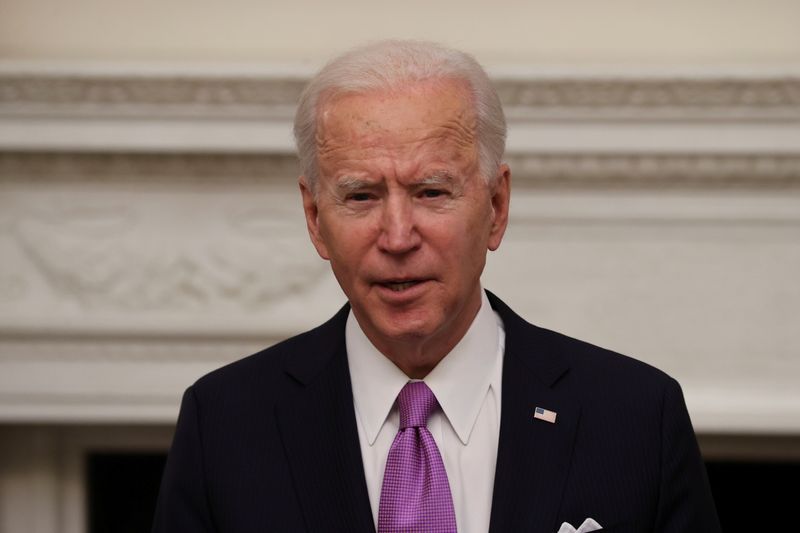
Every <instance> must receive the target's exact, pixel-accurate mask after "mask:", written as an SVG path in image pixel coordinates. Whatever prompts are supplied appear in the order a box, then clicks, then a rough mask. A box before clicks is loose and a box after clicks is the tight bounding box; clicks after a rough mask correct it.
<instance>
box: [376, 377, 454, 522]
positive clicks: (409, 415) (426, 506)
mask: <svg viewBox="0 0 800 533" xmlns="http://www.w3.org/2000/svg"><path fill="white" fill-rule="evenodd" d="M397 405H398V407H399V408H400V431H398V433H397V436H396V437H395V438H394V442H393V443H392V447H391V448H390V449H389V456H388V457H387V459H386V471H385V472H384V474H383V488H382V489H381V503H380V507H379V508H378V533H456V513H455V511H454V509H453V498H452V496H451V495H450V484H449V483H448V482H447V472H445V469H444V463H443V462H442V456H441V454H439V448H437V447H436V442H434V440H433V435H431V432H430V431H428V427H427V424H428V416H429V415H430V414H431V411H433V409H434V408H435V407H436V406H437V405H438V402H437V401H436V396H434V395H433V392H431V390H430V389H429V388H428V386H427V385H425V383H424V382H422V381H417V382H414V383H406V386H405V387H403V389H402V390H401V391H400V394H398V395H397Z"/></svg>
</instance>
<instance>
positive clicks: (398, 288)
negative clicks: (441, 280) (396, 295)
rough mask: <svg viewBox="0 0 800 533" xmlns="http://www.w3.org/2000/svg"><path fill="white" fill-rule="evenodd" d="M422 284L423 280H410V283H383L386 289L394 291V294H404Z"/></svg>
mask: <svg viewBox="0 0 800 533" xmlns="http://www.w3.org/2000/svg"><path fill="white" fill-rule="evenodd" d="M419 283H422V280H416V279H414V280H408V281H386V282H383V283H381V285H383V286H384V287H386V288H388V289H390V290H392V291H394V292H403V291H405V290H408V289H410V288H411V287H413V286H415V285H417V284H419Z"/></svg>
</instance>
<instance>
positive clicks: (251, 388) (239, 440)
mask: <svg viewBox="0 0 800 533" xmlns="http://www.w3.org/2000/svg"><path fill="white" fill-rule="evenodd" d="M489 299H490V302H491V304H492V307H493V308H494V309H495V310H496V311H497V313H498V314H499V315H500V317H501V318H502V320H503V323H504V326H505V332H506V347H505V358H504V366H503V385H502V403H501V421H500V441H499V448H498V453H497V465H496V474H495V486H494V496H493V501H492V512H491V525H490V532H491V533H523V532H531V533H555V532H556V531H558V529H559V527H560V525H561V523H562V522H564V521H567V522H569V523H571V524H572V525H573V526H575V527H577V526H578V525H580V524H581V523H582V522H583V521H584V519H586V518H588V517H591V518H593V519H595V520H596V521H597V522H598V523H599V524H600V525H602V526H603V527H604V531H609V532H658V533H678V532H691V533H694V532H697V533H714V532H718V531H720V526H719V522H718V520H717V516H716V512H715V509H714V502H713V499H712V496H711V492H710V490H709V486H708V481H707V478H706V473H705V467H704V465H703V462H702V460H701V457H700V453H699V450H698V447H697V441H696V439H695V435H694V431H693V429H692V425H691V422H690V420H689V415H688V413H687V410H686V406H685V403H684V400H683V396H682V393H681V390H680V387H679V385H678V383H677V382H676V381H675V380H674V379H672V378H670V377H669V376H667V375H666V374H664V373H663V372H661V371H659V370H657V369H655V368H653V367H651V366H648V365H646V364H644V363H641V362H639V361H636V360H634V359H630V358H628V357H625V356H622V355H619V354H615V353H612V352H609V351H607V350H604V349H602V348H598V347H596V346H592V345H590V344H586V343H584V342H581V341H577V340H575V339H572V338H569V337H566V336H564V335H561V334H558V333H555V332H552V331H548V330H545V329H541V328H538V327H536V326H533V325H531V324H528V323H527V322H525V321H524V320H523V319H522V318H520V317H519V316H517V315H516V314H515V313H514V312H513V311H511V309H509V308H508V307H507V306H506V305H505V304H503V303H502V302H501V301H500V300H499V299H498V298H497V297H495V296H494V295H492V294H489ZM348 310H349V308H348V307H347V306H345V307H344V308H343V309H342V310H341V311H340V312H339V313H337V314H336V316H334V317H333V318H332V319H331V320H330V321H328V322H327V323H325V324H323V325H322V326H320V327H318V328H316V329H314V330H311V331H309V332H307V333H304V334H302V335H299V336H297V337H294V338H292V339H289V340H287V341H284V342H282V343H280V344H278V345H276V346H273V347H271V348H269V349H267V350H264V351H263V352H260V353H258V354H255V355H253V356H250V357H247V358H245V359H242V360H240V361H237V362H235V363H233V364H230V365H228V366H226V367H223V368H221V369H219V370H216V371H214V372H212V373H210V374H208V375H207V376H205V377H203V378H201V379H200V380H199V381H198V382H197V383H195V384H194V385H193V386H191V387H190V388H189V389H188V390H187V391H186V393H185V395H184V397H183V402H182V405H181V412H180V415H179V418H178V424H177V428H176V433H175V437H174V441H173V444H172V448H171V450H170V453H169V458H168V460H167V465H166V468H165V471H164V476H163V480H162V485H161V492H160V495H159V500H158V508H157V510H156V517H155V525H154V529H153V531H154V532H155V533H211V532H216V533H269V532H280V533H284V532H342V533H345V532H346V533H362V532H363V533H372V532H374V525H373V519H372V512H371V510H370V503H369V499H368V496H367V487H366V482H365V479H364V469H363V465H362V462H361V451H360V447H359V442H358V435H357V431H356V418H355V411H354V408H353V394H352V389H351V384H350V375H349V371H348V365H347V353H346V349H345V340H344V330H345V327H344V326H345V321H346V318H347V313H348ZM536 407H543V408H545V409H549V410H551V411H555V412H556V413H557V419H556V423H554V424H551V423H548V422H545V421H542V420H538V419H535V418H533V413H534V409H535V408H536Z"/></svg>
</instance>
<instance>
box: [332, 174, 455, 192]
mask: <svg viewBox="0 0 800 533" xmlns="http://www.w3.org/2000/svg"><path fill="white" fill-rule="evenodd" d="M454 182H455V178H454V177H453V175H452V174H450V173H449V172H447V171H441V172H434V173H433V174H431V175H429V176H426V177H424V178H422V179H420V180H419V181H415V182H414V183H413V184H412V186H413V187H427V186H431V185H444V184H452V183H454ZM379 183H380V182H375V181H374V180H370V179H365V178H357V177H355V176H343V177H342V178H340V179H339V180H337V182H336V183H335V185H334V188H335V189H336V191H337V192H338V193H340V194H345V195H347V194H349V193H354V192H358V191H361V190H363V189H366V188H370V187H375V186H377V185H379Z"/></svg>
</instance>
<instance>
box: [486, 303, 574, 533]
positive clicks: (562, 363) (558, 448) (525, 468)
mask: <svg viewBox="0 0 800 533" xmlns="http://www.w3.org/2000/svg"><path fill="white" fill-rule="evenodd" d="M489 298H490V301H491V302H492V306H493V307H494V308H495V310H497V312H498V313H499V314H500V316H501V318H502V319H503V323H504V326H505V330H506V348H505V357H504V360H503V385H502V403H501V420H500V444H499V448H498V451H497V467H496V470H495V485H494V496H493V501H492V515H491V522H490V527H489V531H490V533H505V532H509V533H511V532H519V531H525V532H531V533H552V532H554V531H556V530H557V529H558V526H559V524H557V523H556V519H557V513H558V510H559V506H560V504H561V496H562V493H563V491H564V487H565V482H566V479H567V475H568V472H569V467H570V462H571V460H572V450H573V445H574V441H575V433H576V430H577V427H578V423H579V419H580V406H579V405H578V404H577V403H576V402H575V401H574V400H573V399H572V398H571V397H570V396H569V395H568V393H567V389H568V387H560V388H559V387H558V382H559V381H560V380H562V379H563V378H564V377H565V375H566V374H567V373H568V371H569V365H568V362H567V359H566V358H565V357H564V356H563V355H562V354H560V353H558V352H557V351H549V350H548V342H547V339H546V335H545V334H544V333H543V332H542V330H539V328H536V327H534V326H531V325H530V324H528V323H526V322H525V321H524V320H522V319H521V318H520V317H519V316H517V315H516V314H514V313H513V312H512V311H511V310H510V309H509V308H508V307H506V306H505V304H503V303H502V302H501V301H500V300H498V299H497V298H496V297H494V296H493V295H492V294H489ZM536 407H542V408H544V409H548V410H550V411H555V412H556V413H557V416H556V421H555V423H550V422H546V421H544V420H539V419H535V418H534V417H533V415H534V410H535V409H536Z"/></svg>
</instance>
